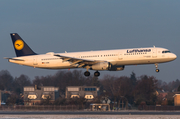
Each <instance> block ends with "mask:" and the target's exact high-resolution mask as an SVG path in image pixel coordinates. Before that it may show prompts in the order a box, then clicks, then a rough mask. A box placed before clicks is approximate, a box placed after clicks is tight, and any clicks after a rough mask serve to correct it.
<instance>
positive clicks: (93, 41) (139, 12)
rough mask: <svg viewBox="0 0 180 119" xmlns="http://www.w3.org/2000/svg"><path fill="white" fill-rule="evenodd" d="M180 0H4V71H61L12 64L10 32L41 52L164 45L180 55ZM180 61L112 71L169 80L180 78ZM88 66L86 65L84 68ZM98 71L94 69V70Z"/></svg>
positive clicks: (0, 30) (0, 16)
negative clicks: (158, 70) (157, 70)
mask: <svg viewBox="0 0 180 119" xmlns="http://www.w3.org/2000/svg"><path fill="white" fill-rule="evenodd" d="M179 6H180V1H179V0H171V1H169V0H136V1H135V0H1V1H0V35H1V43H0V48H1V51H0V52H1V53H0V54H1V58H0V62H1V65H0V70H8V71H9V72H10V73H11V75H12V76H14V77H15V76H16V77H18V76H20V75H21V74H25V75H27V76H29V77H30V78H31V79H33V78H34V76H46V75H53V74H54V73H56V72H57V71H58V70H48V69H38V68H32V67H26V66H20V65H17V64H12V63H9V62H7V60H5V59H3V57H14V56H15V52H14V49H13V45H12V41H11V38H10V35H9V34H10V33H18V34H19V35H20V36H21V37H22V38H23V39H24V40H25V41H26V43H27V44H28V45H29V46H30V47H31V48H32V49H33V50H34V51H35V52H36V53H39V54H43V53H47V52H56V53H60V52H64V51H67V52H75V51H90V50H106V49H123V48H138V47H151V46H153V45H155V46H157V47H163V48H167V49H169V50H171V52H173V53H175V54H176V55H177V56H180V52H179V49H180V48H179V44H180V14H179V11H180V7H179ZM179 65H180V60H179V58H177V59H176V60H175V61H173V62H169V63H163V64H159V69H160V72H159V73H156V72H155V66H154V65H153V64H152V65H138V66H127V67H125V70H124V71H117V72H108V71H102V72H101V77H100V78H102V77H103V76H104V75H105V74H109V75H112V76H129V75H130V74H131V72H132V71H134V72H135V73H136V75H137V76H140V75H144V74H146V75H149V76H155V77H156V78H157V79H161V80H163V81H172V80H176V79H180V75H179V67H180V66H179ZM82 70H83V71H85V69H82ZM93 72H94V71H91V73H93Z"/></svg>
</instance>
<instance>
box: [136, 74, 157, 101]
mask: <svg viewBox="0 0 180 119" xmlns="http://www.w3.org/2000/svg"><path fill="white" fill-rule="evenodd" d="M156 89H157V79H156V78H155V77H153V76H151V77H148V76H147V75H143V76H141V77H140V79H139V80H138V81H137V85H136V87H135V89H134V94H135V95H134V96H135V101H136V104H140V102H141V101H146V103H148V104H155V101H156V95H155V91H156Z"/></svg>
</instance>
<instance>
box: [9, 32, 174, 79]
mask: <svg viewBox="0 0 180 119" xmlns="http://www.w3.org/2000/svg"><path fill="white" fill-rule="evenodd" d="M10 36H11V39H12V42H13V46H14V50H15V53H16V56H17V57H13V58H5V59H8V61H9V62H12V63H16V64H19V65H25V66H30V67H34V68H44V69H70V68H86V71H85V72H84V75H85V76H90V72H89V71H88V70H95V72H94V76H96V77H98V76H100V72H99V71H103V70H108V71H121V70H124V68H125V66H127V65H141V64H155V67H156V70H155V71H156V72H159V69H158V64H159V63H165V62H170V61H173V60H175V59H176V58H177V56H176V55H175V54H174V53H171V52H170V51H169V50H168V49H165V48H160V47H155V46H154V47H146V48H131V49H116V50H101V51H85V52H66V51H65V53H54V52H48V53H46V54H37V53H35V52H34V51H33V50H32V49H31V48H30V47H29V46H28V45H27V44H26V43H25V42H24V40H23V39H22V38H21V37H20V36H19V35H18V34H17V33H11V34H10Z"/></svg>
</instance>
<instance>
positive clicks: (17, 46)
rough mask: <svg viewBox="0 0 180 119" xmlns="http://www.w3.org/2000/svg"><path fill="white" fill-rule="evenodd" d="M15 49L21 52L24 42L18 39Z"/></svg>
mask: <svg viewBox="0 0 180 119" xmlns="http://www.w3.org/2000/svg"><path fill="white" fill-rule="evenodd" d="M14 47H15V48H16V50H21V49H23V47H24V42H23V41H22V40H20V39H18V40H16V41H15V43H14Z"/></svg>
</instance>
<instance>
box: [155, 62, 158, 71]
mask: <svg viewBox="0 0 180 119" xmlns="http://www.w3.org/2000/svg"><path fill="white" fill-rule="evenodd" d="M155 66H156V70H155V71H156V72H157V73H158V72H159V69H158V64H155Z"/></svg>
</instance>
